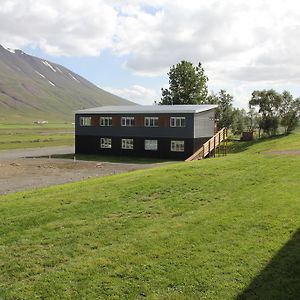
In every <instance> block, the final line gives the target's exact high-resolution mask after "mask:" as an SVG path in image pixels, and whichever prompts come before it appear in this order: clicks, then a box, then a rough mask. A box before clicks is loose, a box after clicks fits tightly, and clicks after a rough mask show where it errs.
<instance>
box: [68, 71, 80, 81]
mask: <svg viewBox="0 0 300 300" xmlns="http://www.w3.org/2000/svg"><path fill="white" fill-rule="evenodd" d="M69 75H70V76H71V77H72V78H73V79H74V80H75V81H77V82H79V83H80V81H79V80H78V79H77V78H75V77H74V76H73V75H72V74H71V73H69Z"/></svg>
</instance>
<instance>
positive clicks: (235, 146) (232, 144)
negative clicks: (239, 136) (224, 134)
mask: <svg viewBox="0 0 300 300" xmlns="http://www.w3.org/2000/svg"><path fill="white" fill-rule="evenodd" d="M283 137H286V135H284V134H280V135H276V136H273V137H269V138H260V139H256V140H253V141H240V140H230V139H229V140H228V144H227V152H228V153H240V152H244V151H246V150H248V149H249V148H250V147H251V146H253V145H258V144H261V143H263V142H266V141H274V140H278V139H281V138H283ZM222 147H223V145H221V148H220V151H223V148H222Z"/></svg>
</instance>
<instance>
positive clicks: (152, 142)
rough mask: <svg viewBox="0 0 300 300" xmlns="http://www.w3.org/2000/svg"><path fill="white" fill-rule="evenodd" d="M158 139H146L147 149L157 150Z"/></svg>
mask: <svg viewBox="0 0 300 300" xmlns="http://www.w3.org/2000/svg"><path fill="white" fill-rule="evenodd" d="M157 148H158V142H157V140H145V150H151V151H157Z"/></svg>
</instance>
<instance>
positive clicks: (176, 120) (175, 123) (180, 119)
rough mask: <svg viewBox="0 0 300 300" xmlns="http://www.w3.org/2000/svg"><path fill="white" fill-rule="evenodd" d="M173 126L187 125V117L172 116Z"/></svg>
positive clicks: (171, 122)
mask: <svg viewBox="0 0 300 300" xmlns="http://www.w3.org/2000/svg"><path fill="white" fill-rule="evenodd" d="M170 126H171V127H185V117H171V118H170Z"/></svg>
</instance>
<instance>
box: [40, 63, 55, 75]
mask: <svg viewBox="0 0 300 300" xmlns="http://www.w3.org/2000/svg"><path fill="white" fill-rule="evenodd" d="M42 63H43V64H44V65H45V66H47V67H49V68H50V69H51V70H52V71H53V72H55V73H56V70H55V69H54V68H53V67H52V66H51V65H50V64H49V63H48V62H47V61H46V60H42Z"/></svg>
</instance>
